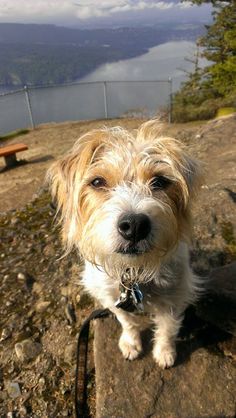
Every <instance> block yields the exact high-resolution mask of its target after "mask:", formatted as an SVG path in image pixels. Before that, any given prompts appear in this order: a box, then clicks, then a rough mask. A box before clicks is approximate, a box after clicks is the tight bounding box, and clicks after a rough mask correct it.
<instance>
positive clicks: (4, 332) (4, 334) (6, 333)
mask: <svg viewBox="0 0 236 418" xmlns="http://www.w3.org/2000/svg"><path fill="white" fill-rule="evenodd" d="M11 334H12V332H11V330H10V329H9V328H3V330H2V334H1V338H0V342H2V341H4V340H6V339H7V338H9V337H10V336H11Z"/></svg>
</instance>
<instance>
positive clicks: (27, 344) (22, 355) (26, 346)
mask: <svg viewBox="0 0 236 418" xmlns="http://www.w3.org/2000/svg"><path fill="white" fill-rule="evenodd" d="M41 350H42V345H41V344H40V343H37V342H34V341H32V340H30V339H27V340H23V341H21V342H19V343H16V344H15V352H16V355H17V357H18V359H19V360H20V361H22V362H26V361H30V360H33V359H35V358H36V357H37V356H38V355H39V354H40V352H41Z"/></svg>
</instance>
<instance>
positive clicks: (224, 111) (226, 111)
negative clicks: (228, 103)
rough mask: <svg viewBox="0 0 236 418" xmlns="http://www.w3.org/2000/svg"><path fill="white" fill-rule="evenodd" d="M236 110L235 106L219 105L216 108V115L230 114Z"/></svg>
mask: <svg viewBox="0 0 236 418" xmlns="http://www.w3.org/2000/svg"><path fill="white" fill-rule="evenodd" d="M235 112H236V108H235V107H221V108H220V109H218V111H217V114H216V117H220V116H227V115H231V114H232V113H235Z"/></svg>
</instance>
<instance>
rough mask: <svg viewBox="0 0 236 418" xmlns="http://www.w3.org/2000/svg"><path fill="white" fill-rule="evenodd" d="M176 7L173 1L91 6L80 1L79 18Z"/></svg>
mask: <svg viewBox="0 0 236 418" xmlns="http://www.w3.org/2000/svg"><path fill="white" fill-rule="evenodd" d="M86 3H87V4H86ZM174 6H175V4H174V3H173V2H171V1H170V2H169V1H148V0H138V1H137V0H136V1H135V0H129V1H120V2H119V1H118V2H117V1H114V0H104V1H102V2H93V3H90V4H89V5H88V2H82V1H80V2H79V3H77V7H78V11H77V16H78V17H79V18H80V19H88V18H91V17H98V16H99V17H101V16H109V15H111V14H114V13H122V12H130V11H142V10H147V9H159V10H166V9H170V8H172V7H174Z"/></svg>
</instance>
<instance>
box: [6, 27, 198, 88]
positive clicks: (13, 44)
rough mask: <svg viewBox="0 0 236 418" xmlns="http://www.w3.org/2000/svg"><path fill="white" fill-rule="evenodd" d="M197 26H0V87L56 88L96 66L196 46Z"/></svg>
mask: <svg viewBox="0 0 236 418" xmlns="http://www.w3.org/2000/svg"><path fill="white" fill-rule="evenodd" d="M200 33H202V26H201V25H199V24H190V25H186V27H172V28H171V29H170V28H169V27H164V26H162V27H160V28H156V27H147V28H146V27H141V28H117V29H93V30H79V29H68V28H63V27H57V26H54V25H28V24H27V25H23V24H3V23H1V24H0V57H1V62H0V86H1V85H2V86H9V87H11V86H15V87H17V86H18V87H20V86H22V85H25V84H28V85H47V84H58V83H59V84H60V83H65V82H70V81H74V80H77V79H79V78H81V77H83V76H84V75H86V74H88V73H89V72H90V71H92V70H94V69H95V68H97V67H98V66H99V65H101V64H104V63H106V62H114V61H118V60H120V59H126V58H132V57H135V56H138V55H141V54H143V53H145V52H147V50H148V48H151V47H153V46H156V45H159V44H161V43H164V42H168V41H171V40H182V39H185V40H195V39H196V37H197V36H199V34H200Z"/></svg>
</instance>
